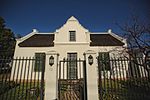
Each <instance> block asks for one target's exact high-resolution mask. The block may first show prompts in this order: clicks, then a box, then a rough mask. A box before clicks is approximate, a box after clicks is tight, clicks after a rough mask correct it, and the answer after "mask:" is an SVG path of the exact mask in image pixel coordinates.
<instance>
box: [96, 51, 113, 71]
mask: <svg viewBox="0 0 150 100" xmlns="http://www.w3.org/2000/svg"><path fill="white" fill-rule="evenodd" d="M99 61H100V64H101V65H100V66H99V67H102V68H101V71H110V70H111V66H110V55H109V52H99Z"/></svg>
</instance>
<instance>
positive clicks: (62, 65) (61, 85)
mask: <svg viewBox="0 0 150 100" xmlns="http://www.w3.org/2000/svg"><path fill="white" fill-rule="evenodd" d="M86 88H87V86H86V66H85V60H80V59H79V60H70V59H63V60H61V61H60V62H59V67H58V94H59V95H58V98H59V100H87V99H86V97H87V93H86V92H87V91H86Z"/></svg>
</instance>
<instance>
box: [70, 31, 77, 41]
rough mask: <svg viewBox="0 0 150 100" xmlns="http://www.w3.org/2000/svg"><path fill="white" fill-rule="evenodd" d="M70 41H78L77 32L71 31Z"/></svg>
mask: <svg viewBox="0 0 150 100" xmlns="http://www.w3.org/2000/svg"><path fill="white" fill-rule="evenodd" d="M69 41H71V42H75V41H76V31H69Z"/></svg>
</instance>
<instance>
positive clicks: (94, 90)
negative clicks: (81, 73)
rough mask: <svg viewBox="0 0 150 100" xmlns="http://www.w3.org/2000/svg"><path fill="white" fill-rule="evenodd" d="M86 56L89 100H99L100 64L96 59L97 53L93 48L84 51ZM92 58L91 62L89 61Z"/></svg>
mask: <svg viewBox="0 0 150 100" xmlns="http://www.w3.org/2000/svg"><path fill="white" fill-rule="evenodd" d="M84 56H85V59H86V74H87V75H86V76H87V100H99V99H98V69H97V66H98V65H97V60H96V53H95V52H94V51H92V50H89V51H87V52H85V53H84ZM92 58H93V59H92ZM90 59H91V63H90V62H89V61H90ZM92 61H93V63H92Z"/></svg>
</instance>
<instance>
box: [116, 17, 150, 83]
mask: <svg viewBox="0 0 150 100" xmlns="http://www.w3.org/2000/svg"><path fill="white" fill-rule="evenodd" d="M117 25H118V26H119V27H120V28H121V30H122V31H123V32H124V34H123V36H124V37H125V38H126V40H127V44H128V47H127V48H125V49H127V50H126V51H127V53H128V54H129V57H130V58H132V59H134V60H133V61H134V64H136V65H138V66H142V67H144V69H146V70H147V72H148V77H149V80H150V65H149V64H150V23H149V22H148V21H147V22H144V21H143V20H140V18H139V17H137V16H133V17H132V18H131V20H129V22H127V23H125V24H124V25H119V24H117ZM139 54H142V55H143V63H142V64H141V63H139V62H138V61H137V59H136V58H137V56H138V55H139Z"/></svg>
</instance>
